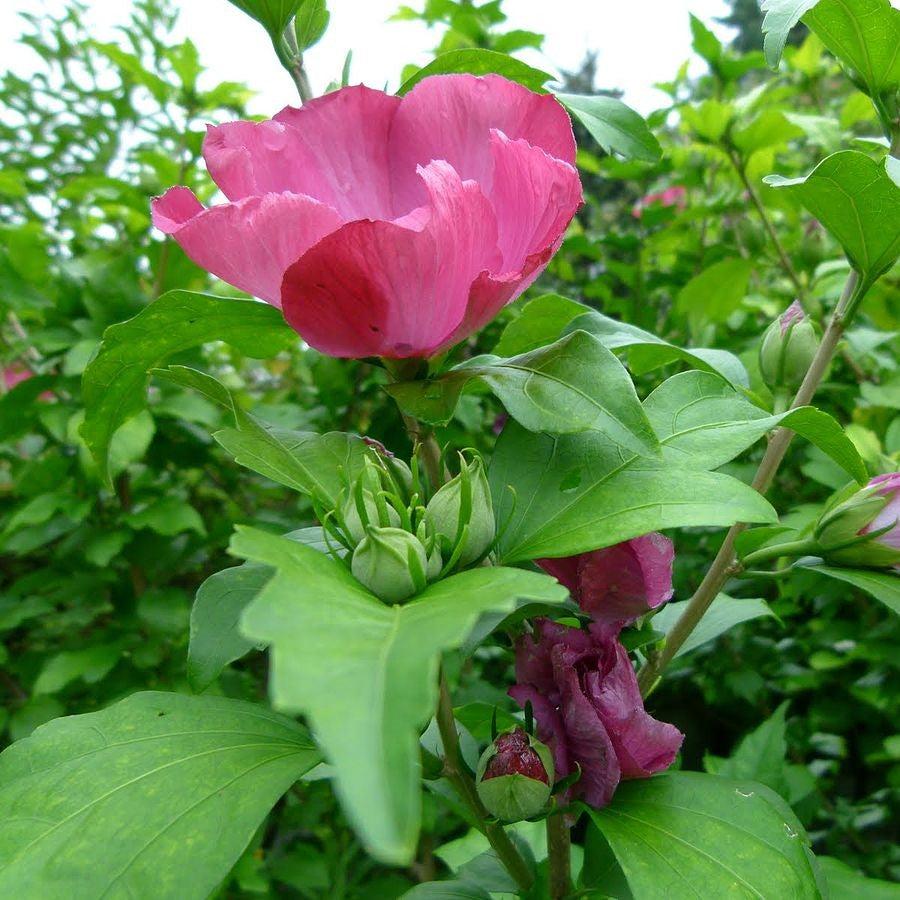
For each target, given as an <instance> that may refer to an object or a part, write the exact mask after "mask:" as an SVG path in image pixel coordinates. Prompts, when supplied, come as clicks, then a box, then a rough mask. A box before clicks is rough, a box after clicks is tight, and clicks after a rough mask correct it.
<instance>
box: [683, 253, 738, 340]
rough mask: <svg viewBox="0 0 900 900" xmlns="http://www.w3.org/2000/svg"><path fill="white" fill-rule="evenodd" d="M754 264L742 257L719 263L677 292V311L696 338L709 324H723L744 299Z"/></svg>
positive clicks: (695, 277) (705, 270) (696, 276)
mask: <svg viewBox="0 0 900 900" xmlns="http://www.w3.org/2000/svg"><path fill="white" fill-rule="evenodd" d="M753 267H754V262H753V261H752V260H749V259H744V258H743V257H734V258H731V259H722V260H720V261H719V262H717V263H713V265H711V266H710V267H709V268H707V269H704V270H703V271H702V272H701V273H700V274H699V275H695V276H694V277H693V278H692V279H691V280H690V281H689V282H688V283H687V284H686V285H685V286H684V287H683V288H682V289H681V290H680V291H679V292H678V300H677V307H678V310H679V312H681V313H683V314H684V315H686V316H687V318H688V323H689V325H690V328H691V332H692V333H694V334H699V333H700V332H701V331H702V330H703V329H704V328H705V326H706V325H707V324H708V323H710V322H724V321H725V320H726V319H727V318H728V317H729V316H730V315H731V314H732V313H733V312H734V311H735V310H737V309H738V308H739V307H740V305H741V303H742V302H743V300H744V298H745V297H746V296H747V286H748V284H749V282H750V273H751V272H752V271H753Z"/></svg>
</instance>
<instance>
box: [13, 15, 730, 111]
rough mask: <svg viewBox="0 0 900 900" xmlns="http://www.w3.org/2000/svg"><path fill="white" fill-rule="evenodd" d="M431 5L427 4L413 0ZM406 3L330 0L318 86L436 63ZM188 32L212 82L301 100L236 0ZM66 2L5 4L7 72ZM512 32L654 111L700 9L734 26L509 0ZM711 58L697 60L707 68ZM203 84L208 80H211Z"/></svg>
mask: <svg viewBox="0 0 900 900" xmlns="http://www.w3.org/2000/svg"><path fill="white" fill-rule="evenodd" d="M405 2H406V3H407V4H408V5H410V6H414V7H417V8H421V5H422V0H405ZM400 4H401V0H328V6H329V8H330V9H331V25H330V27H329V30H328V33H327V34H326V36H325V37H324V38H323V39H322V41H321V42H320V43H319V44H317V45H316V46H315V47H313V48H312V50H311V51H310V52H309V53H308V54H307V60H306V64H307V69H308V71H309V75H310V79H311V81H312V85H313V89H314V90H315V91H317V92H318V91H321V90H323V89H324V88H325V86H326V85H327V84H328V82H329V81H331V80H336V79H338V78H339V77H340V72H341V68H342V66H343V62H344V57H345V55H346V53H347V50H348V49H352V50H353V64H352V69H351V79H350V80H351V83H358V82H360V81H362V82H364V83H366V84H368V85H370V86H371V87H379V88H381V87H384V86H385V84H387V85H388V86H389V87H391V88H395V87H396V86H397V85H398V79H399V74H400V70H401V69H402V67H403V65H405V64H406V63H416V64H420V65H422V64H424V63H426V62H428V60H429V58H430V56H429V50H430V49H431V48H432V47H434V45H435V44H436V43H437V35H436V33H434V32H429V31H428V30H427V29H426V28H425V27H424V26H422V25H420V24H419V23H416V22H389V21H388V18H389V17H390V15H391V14H392V13H393V12H394V11H395V10H396V9H397V8H398V6H400ZM177 5H178V6H179V7H180V9H181V17H180V22H179V26H178V33H179V34H180V35H183V36H189V37H190V38H191V39H192V40H193V41H194V43H195V44H196V45H197V48H198V50H199V52H200V59H201V62H202V63H203V64H204V65H205V66H206V67H207V68H208V70H209V71H208V74H207V83H206V85H205V86H206V87H209V86H211V85H212V84H214V83H216V82H218V81H226V80H227V81H242V82H245V83H246V84H247V85H248V86H249V87H250V88H252V89H253V90H254V91H256V92H257V93H258V96H257V97H256V98H254V100H253V102H252V103H251V107H250V109H251V112H253V113H258V114H266V115H272V114H274V113H275V112H277V111H278V110H279V109H280V108H281V107H282V106H284V105H286V104H287V103H292V104H296V102H297V100H296V95H295V93H294V87H293V84H292V82H291V81H290V79H289V78H288V76H287V74H286V73H285V72H284V70H283V69H281V68H280V66H279V65H278V62H277V60H276V59H275V56H274V53H273V51H272V47H271V44H270V43H269V40H268V37H267V36H266V34H265V32H264V31H263V29H262V28H261V27H260V26H258V25H257V24H256V23H255V22H253V21H251V20H250V19H248V18H247V17H246V16H245V15H244V14H243V13H241V12H240V11H239V10H238V9H237V8H236V7H234V6H232V5H231V4H230V3H228V2H227V0H178V3H177ZM63 6H64V0H0V70H5V69H8V68H12V69H16V70H17V71H19V72H20V73H21V74H27V72H28V71H29V70H30V69H32V68H33V67H34V65H35V54H34V53H33V52H32V51H31V50H30V49H29V48H26V47H22V46H20V45H17V44H16V40H17V38H18V37H19V35H20V34H21V33H22V28H21V24H20V23H21V20H20V19H19V18H18V17H17V15H16V13H17V12H19V11H22V10H26V9H27V10H29V11H32V12H36V11H39V10H42V9H46V10H50V11H57V10H59V9H61V8H62V7H63ZM88 6H89V7H90V9H91V10H92V13H93V15H94V21H93V23H92V25H93V27H94V36H95V37H96V38H97V39H99V40H109V39H110V38H111V37H112V36H113V28H114V26H115V25H116V24H119V23H121V22H122V21H123V20H124V19H125V18H126V16H127V12H128V9H129V8H130V3H128V2H127V0H90V2H89V3H88ZM504 9H505V11H506V13H507V15H508V16H509V23H508V26H507V27H509V28H525V29H528V30H530V31H537V32H541V33H544V34H546V35H547V38H546V40H545V42H544V53H543V54H542V55H540V54H535V55H529V54H525V55H524V56H523V58H525V59H526V61H527V62H530V63H532V64H533V65H537V66H540V67H542V68H544V69H548V70H549V71H553V70H554V69H555V68H557V67H563V68H566V69H573V68H576V67H577V66H578V65H579V63H580V62H581V60H582V58H583V57H584V54H585V51H587V50H597V51H599V63H598V69H599V73H598V84H599V85H600V86H602V87H609V88H612V87H617V88H621V89H623V90H624V91H625V97H624V99H625V101H626V102H627V103H629V104H631V105H632V106H634V107H635V108H636V109H638V110H639V111H640V112H642V113H644V114H646V113H648V112H650V111H651V110H652V109H654V108H655V107H657V106H660V105H662V104H663V102H664V95H662V94H660V93H659V92H658V91H657V90H655V89H654V88H653V84H654V82H657V81H668V80H670V79H671V78H672V77H673V76H674V75H675V72H676V71H677V69H678V67H679V65H680V64H681V63H682V62H683V61H684V60H685V59H687V58H688V56H689V55H690V53H691V49H690V47H691V35H690V27H689V20H688V13H689V12H693V13H694V14H695V15H697V16H698V17H699V18H701V19H702V20H704V21H705V22H706V23H707V25H708V26H710V27H712V28H713V30H714V31H716V32H718V33H719V34H720V36H726V37H727V35H728V29H727V28H722V26H719V25H715V24H714V23H713V22H712V17H713V16H721V15H725V14H726V12H727V5H726V3H725V0H550V2H548V0H506V2H505V3H504ZM702 65H703V64H702V63H698V64H697V66H698V67H699V69H700V70H701V71H702ZM201 86H203V85H201Z"/></svg>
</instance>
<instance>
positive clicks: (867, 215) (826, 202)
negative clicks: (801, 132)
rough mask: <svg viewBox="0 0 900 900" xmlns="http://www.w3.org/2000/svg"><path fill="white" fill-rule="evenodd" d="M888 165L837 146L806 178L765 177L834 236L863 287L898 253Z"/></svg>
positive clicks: (899, 235)
mask: <svg viewBox="0 0 900 900" xmlns="http://www.w3.org/2000/svg"><path fill="white" fill-rule="evenodd" d="M898 55H900V54H898ZM886 164H887V158H886V159H885V160H883V161H882V162H875V161H874V160H872V159H870V158H869V157H868V156H866V154H865V153H860V152H859V151H858V150H841V151H840V152H839V153H833V154H832V155H831V156H829V157H827V158H826V159H823V160H822V162H820V163H819V164H818V165H817V166H816V167H815V169H813V170H812V172H810V174H809V175H807V176H806V177H805V178H782V177H781V176H780V175H769V176H767V177H766V178H764V179H763V180H764V181H765V182H766V184H769V185H771V186H772V187H775V188H779V189H784V190H786V191H788V193H790V194H793V195H794V196H795V197H796V198H797V199H798V200H799V201H800V202H801V203H802V204H803V206H804V207H806V209H807V210H809V212H811V213H812V214H813V215H814V216H815V217H816V218H817V219H818V220H819V221H820V222H821V223H822V225H824V226H825V228H826V229H828V231H829V232H831V234H832V235H834V237H835V238H836V239H837V240H838V241H839V243H840V244H841V246H842V247H843V248H844V252H845V253H846V254H847V258H848V259H849V260H850V262H851V264H852V265H853V268H854V269H856V270H857V271H858V272H859V274H860V275H861V276H862V289H865V288H867V287H869V286H870V285H871V284H872V283H873V282H874V281H875V280H876V279H877V278H878V277H879V275H881V274H882V273H884V272H886V271H887V270H888V269H889V268H890V267H891V266H892V265H893V264H894V261H895V260H896V259H897V256H898V254H900V185H898V183H897V182H896V181H895V180H894V179H893V178H892V177H891V174H890V173H889V172H888V171H887V169H886Z"/></svg>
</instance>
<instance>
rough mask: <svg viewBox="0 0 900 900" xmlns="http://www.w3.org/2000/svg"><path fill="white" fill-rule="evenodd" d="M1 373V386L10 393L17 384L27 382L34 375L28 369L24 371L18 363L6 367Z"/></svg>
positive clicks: (23, 367)
mask: <svg viewBox="0 0 900 900" xmlns="http://www.w3.org/2000/svg"><path fill="white" fill-rule="evenodd" d="M2 372H3V384H4V385H5V386H6V389H7V390H8V391H11V390H12V389H13V388H14V387H15V386H16V385H17V384H21V383H22V382H23V381H28V379H29V378H32V377H33V376H34V373H33V372H32V371H31V370H30V369H26V368H25V366H22V365H19V364H18V363H14V364H13V365H11V366H7V367H6V368H5V369H3V370H2Z"/></svg>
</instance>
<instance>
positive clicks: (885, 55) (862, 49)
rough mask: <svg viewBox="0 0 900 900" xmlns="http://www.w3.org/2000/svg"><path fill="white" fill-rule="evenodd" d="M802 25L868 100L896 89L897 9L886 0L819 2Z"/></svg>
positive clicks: (899, 63)
mask: <svg viewBox="0 0 900 900" xmlns="http://www.w3.org/2000/svg"><path fill="white" fill-rule="evenodd" d="M803 21H804V22H805V23H806V24H807V25H808V26H809V27H810V28H811V29H812V30H813V31H814V32H815V33H816V34H817V35H818V36H819V38H820V39H821V40H822V43H823V44H824V45H825V46H826V47H827V48H828V49H829V50H830V51H831V52H832V53H833V54H834V55H835V56H836V57H837V58H838V59H839V60H840V61H841V62H842V63H844V64H845V65H846V66H847V67H848V68H850V69H851V71H853V72H854V73H855V75H856V76H857V77H858V78H860V79H862V81H863V83H864V84H865V86H866V89H867V91H868V93H869V94H870V95H871V96H873V97H874V96H877V95H879V94H883V93H886V92H888V91H892V90H896V89H897V87H898V86H900V9H895V8H893V7H892V4H891V2H890V0H819V2H818V3H816V4H815V5H814V6H813V7H812V8H811V9H810V10H809V12H807V13H806V15H804V17H803Z"/></svg>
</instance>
